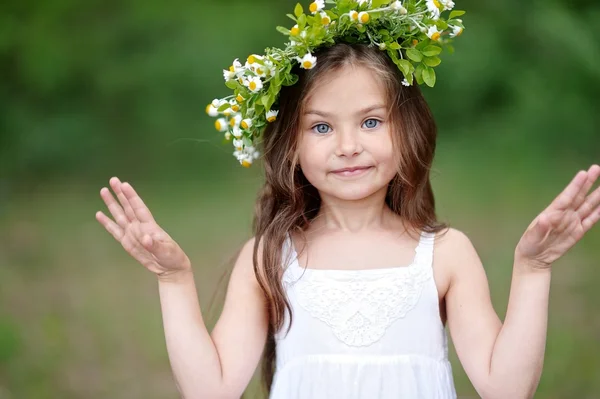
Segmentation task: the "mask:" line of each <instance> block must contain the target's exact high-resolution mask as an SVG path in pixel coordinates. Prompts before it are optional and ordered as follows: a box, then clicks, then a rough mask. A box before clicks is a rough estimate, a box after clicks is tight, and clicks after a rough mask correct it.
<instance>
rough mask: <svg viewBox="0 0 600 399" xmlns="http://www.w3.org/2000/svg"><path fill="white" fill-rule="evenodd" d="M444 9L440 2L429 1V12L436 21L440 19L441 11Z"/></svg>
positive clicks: (436, 0) (435, 0)
mask: <svg viewBox="0 0 600 399" xmlns="http://www.w3.org/2000/svg"><path fill="white" fill-rule="evenodd" d="M442 7H443V6H442V4H441V3H440V2H439V1H438V0H427V10H428V11H429V14H430V15H431V19H433V20H434V21H437V20H438V19H439V18H440V11H441V10H440V9H441V8H442Z"/></svg>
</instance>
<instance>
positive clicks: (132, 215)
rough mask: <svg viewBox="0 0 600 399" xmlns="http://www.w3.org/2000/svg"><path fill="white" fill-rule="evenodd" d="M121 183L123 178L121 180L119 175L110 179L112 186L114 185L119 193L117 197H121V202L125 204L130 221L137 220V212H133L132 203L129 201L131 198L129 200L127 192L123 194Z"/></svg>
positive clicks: (116, 192)
mask: <svg viewBox="0 0 600 399" xmlns="http://www.w3.org/2000/svg"><path fill="white" fill-rule="evenodd" d="M121 184H122V183H121V180H119V178H118V177H113V178H111V179H110V186H111V187H112V189H113V191H114V192H115V194H117V198H118V199H119V202H120V203H121V205H122V206H123V210H124V211H125V215H126V216H127V218H128V219H129V221H130V222H132V221H134V220H136V217H135V213H134V212H133V209H132V208H131V204H130V203H129V200H127V197H126V196H125V194H123V190H121Z"/></svg>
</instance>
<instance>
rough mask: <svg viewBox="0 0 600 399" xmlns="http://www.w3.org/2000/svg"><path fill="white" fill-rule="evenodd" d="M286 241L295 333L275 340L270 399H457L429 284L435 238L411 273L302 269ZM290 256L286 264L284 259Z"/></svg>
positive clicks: (422, 243)
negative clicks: (274, 369) (274, 366)
mask: <svg viewBox="0 0 600 399" xmlns="http://www.w3.org/2000/svg"><path fill="white" fill-rule="evenodd" d="M291 243H292V241H291V239H290V238H289V235H288V237H287V239H286V242H285V246H284V252H283V254H284V256H283V257H284V259H285V261H284V266H286V270H285V272H284V277H283V282H284V287H285V289H286V292H287V295H288V298H289V301H290V305H291V307H292V311H293V321H292V327H291V329H290V330H289V333H287V334H286V332H287V327H288V325H289V317H288V316H287V314H286V319H285V323H284V328H283V329H282V330H280V331H279V332H277V333H276V334H275V342H276V371H275V375H274V378H273V383H272V385H271V395H270V398H271V399H321V398H323V399H337V398H341V399H358V398H360V399H375V398H381V399H391V398H394V399H396V398H408V399H420V398H423V399H425V398H427V399H429V398H435V399H447V398H456V392H455V389H454V381H453V378H452V368H451V366H450V362H449V361H448V343H447V337H446V330H445V328H444V326H443V324H442V322H441V319H440V312H439V301H438V291H437V287H436V285H435V281H434V279H433V269H432V259H433V244H434V235H433V234H430V233H425V232H423V233H421V237H420V240H419V244H418V246H417V247H416V249H415V257H414V260H413V262H412V263H411V264H410V265H408V266H401V267H394V268H384V269H367V270H320V269H304V268H302V267H301V266H300V265H299V263H298V260H297V254H296V252H295V250H294V247H293V245H291ZM288 255H289V257H288Z"/></svg>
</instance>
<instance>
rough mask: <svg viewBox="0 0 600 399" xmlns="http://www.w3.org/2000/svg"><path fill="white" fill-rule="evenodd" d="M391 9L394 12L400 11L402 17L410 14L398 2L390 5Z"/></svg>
mask: <svg viewBox="0 0 600 399" xmlns="http://www.w3.org/2000/svg"><path fill="white" fill-rule="evenodd" d="M390 7H392V10H395V11H398V12H399V13H400V14H402V15H406V14H407V13H408V10H407V9H406V8H404V6H403V5H402V2H400V1H398V0H396V1H394V2H393V3H392V4H390Z"/></svg>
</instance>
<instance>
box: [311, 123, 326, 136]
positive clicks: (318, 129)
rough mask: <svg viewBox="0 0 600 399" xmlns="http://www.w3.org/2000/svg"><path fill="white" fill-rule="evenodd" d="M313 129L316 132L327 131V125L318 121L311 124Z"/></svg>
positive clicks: (323, 132)
mask: <svg viewBox="0 0 600 399" xmlns="http://www.w3.org/2000/svg"><path fill="white" fill-rule="evenodd" d="M315 129H316V132H317V133H322V134H325V133H329V125H326V124H324V123H319V124H318V125H315V126H313V130H315Z"/></svg>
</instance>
